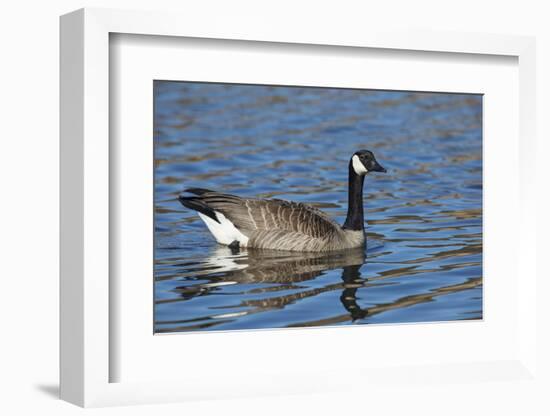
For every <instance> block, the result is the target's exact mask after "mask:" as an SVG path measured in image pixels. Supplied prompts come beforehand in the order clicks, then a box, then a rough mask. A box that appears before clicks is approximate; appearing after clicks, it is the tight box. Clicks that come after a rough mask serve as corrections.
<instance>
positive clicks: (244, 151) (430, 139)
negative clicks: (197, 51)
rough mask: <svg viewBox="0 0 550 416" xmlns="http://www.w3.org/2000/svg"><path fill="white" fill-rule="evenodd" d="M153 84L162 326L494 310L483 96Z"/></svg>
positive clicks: (313, 323)
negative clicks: (486, 226) (486, 238)
mask: <svg viewBox="0 0 550 416" xmlns="http://www.w3.org/2000/svg"><path fill="white" fill-rule="evenodd" d="M153 89H154V91H153V97H154V227H155V231H154V241H155V243H154V332H155V333H174V332H196V331H220V330H223V331H226V330H251V329H273V328H289V327H321V326H335V325H363V324H397V323H415V322H433V321H455V320H479V319H482V317H483V306H482V305H483V297H482V276H483V271H482V251H483V250H482V248H483V246H482V238H483V233H482V218H483V217H482V193H483V178H482V171H483V160H482V104H483V96H482V95H481V94H461V93H441V92H437V93H430V92H414V91H389V90H369V89H351V88H327V87H323V88H320V87H300V86H272V85H253V84H230V83H214V82H187V81H170V80H155V81H154V82H153Z"/></svg>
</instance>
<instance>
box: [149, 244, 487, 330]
mask: <svg viewBox="0 0 550 416" xmlns="http://www.w3.org/2000/svg"><path fill="white" fill-rule="evenodd" d="M381 248H382V246H380V245H378V246H376V245H375V247H374V249H373V254H372V257H373V258H375V257H376V256H377V253H376V252H377V250H379V249H381ZM370 251H371V250H370V249H369V252H370ZM369 255H370V254H369ZM182 266H183V267H185V268H186V272H184V273H182V274H180V275H179V276H178V277H179V279H182V280H183V281H185V282H186V283H189V284H186V285H182V286H177V287H175V288H174V289H173V290H174V291H175V292H177V293H178V294H179V295H180V297H179V301H184V302H192V301H193V300H194V299H196V298H199V297H204V296H214V295H215V296H231V297H232V296H235V295H238V296H240V301H239V303H237V304H230V303H229V304H223V302H220V299H219V298H218V301H217V302H216V305H212V306H210V308H209V309H210V310H212V311H217V310H220V313H215V312H214V313H212V314H209V315H202V316H194V317H192V318H190V319H183V320H178V321H177V322H176V321H157V326H159V325H171V327H170V330H169V331H166V332H171V331H174V326H173V325H176V326H177V328H176V330H180V331H182V330H183V331H189V330H198V329H206V328H209V327H212V326H217V325H219V324H221V323H226V322H227V321H228V320H231V319H235V318H238V317H243V316H250V315H253V314H258V313H263V312H269V311H275V310H282V309H284V308H285V307H287V306H289V305H292V304H296V303H297V302H299V301H302V300H305V299H308V298H310V299H311V298H314V297H316V296H318V295H320V294H323V293H327V292H335V291H337V292H340V296H339V298H338V299H339V302H340V303H341V312H342V313H339V314H337V315H333V316H330V317H328V318H322V319H315V320H301V319H298V320H299V322H297V323H289V324H287V325H286V326H287V327H307V326H323V325H335V324H341V323H346V322H355V323H367V322H368V318H369V317H371V316H373V315H375V314H379V313H381V312H385V311H389V310H392V309H396V308H402V307H407V306H411V305H415V304H419V303H423V302H429V301H432V300H433V299H434V298H435V297H436V296H438V295H444V294H449V293H453V292H455V291H461V290H466V289H470V288H475V287H477V286H479V285H480V284H481V279H469V280H468V281H466V282H463V283H461V284H457V285H452V286H447V287H442V288H439V289H436V290H432V291H429V292H427V293H420V294H415V295H411V296H406V297H402V298H399V299H397V300H396V301H394V302H391V303H385V304H380V305H373V306H370V307H368V308H364V307H361V305H360V303H359V300H360V297H359V296H358V291H359V290H361V295H362V296H363V298H365V297H367V298H368V293H369V287H372V286H376V287H377V288H380V287H381V286H384V285H386V286H389V285H394V284H395V283H393V282H385V281H384V279H391V278H392V277H396V276H400V275H403V274H404V273H410V272H411V268H410V267H407V268H402V267H401V268H395V269H393V270H392V271H390V272H385V273H383V274H374V273H373V274H372V276H370V277H368V278H367V277H366V274H367V273H368V264H367V256H366V254H365V251H364V249H363V248H360V249H357V250H348V251H344V252H337V253H331V254H326V253H325V254H322V253H292V252H280V251H274V250H253V249H248V250H242V249H241V250H239V249H230V248H227V247H222V246H219V247H217V248H216V249H215V251H214V252H213V254H212V255H211V256H210V257H208V258H207V259H204V260H203V262H201V264H200V270H196V271H193V270H190V269H189V268H188V266H189V265H188V264H185V265H182ZM338 269H341V274H340V278H341V280H340V281H338V282H334V283H330V284H327V285H324V286H317V285H312V284H309V285H308V284H306V283H313V281H314V280H315V279H316V278H319V277H320V276H322V275H323V274H325V273H326V272H328V271H330V270H335V271H337V270H338ZM197 280H199V282H198V283H195V282H196V281H197ZM205 280H206V281H207V282H204V281H205ZM231 285H234V287H235V288H236V289H237V290H239V291H240V292H238V293H234V292H233V293H227V287H231ZM311 286H313V287H311ZM278 292H287V293H285V294H282V295H276V293H278ZM274 294H275V295H274ZM247 295H251V297H252V299H246V297H247ZM232 298H233V297H232ZM243 298H245V299H243ZM233 299H234V298H233ZM167 302H178V299H170V300H159V301H157V303H167ZM228 309H229V310H230V312H227V310H228ZM221 310H224V312H221ZM158 332H164V331H163V329H162V328H161V327H160V326H159V327H158Z"/></svg>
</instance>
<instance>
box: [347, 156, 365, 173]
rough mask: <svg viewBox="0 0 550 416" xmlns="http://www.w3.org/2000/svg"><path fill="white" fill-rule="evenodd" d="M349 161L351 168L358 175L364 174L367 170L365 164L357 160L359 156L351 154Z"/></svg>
mask: <svg viewBox="0 0 550 416" xmlns="http://www.w3.org/2000/svg"><path fill="white" fill-rule="evenodd" d="M351 163H352V166H353V170H354V171H355V173H357V174H358V175H365V174H366V173H367V172H368V170H367V168H366V167H365V165H363V163H362V162H361V161H360V160H359V156H357V155H353V157H352V158H351Z"/></svg>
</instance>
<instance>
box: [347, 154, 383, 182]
mask: <svg viewBox="0 0 550 416" xmlns="http://www.w3.org/2000/svg"><path fill="white" fill-rule="evenodd" d="M351 166H352V167H353V170H354V171H355V173H356V174H357V175H359V176H364V175H366V174H367V173H369V172H384V173H385V172H386V169H384V168H383V167H382V165H380V163H378V162H377V161H376V158H375V157H374V153H372V152H371V151H370V150H365V149H362V150H358V151H357V152H355V153H354V154H353V156H352V157H351Z"/></svg>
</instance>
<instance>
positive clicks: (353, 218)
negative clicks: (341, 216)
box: [342, 161, 365, 231]
mask: <svg viewBox="0 0 550 416" xmlns="http://www.w3.org/2000/svg"><path fill="white" fill-rule="evenodd" d="M364 180H365V176H364V175H358V174H357V173H355V169H353V165H352V162H351V161H350V163H349V183H348V216H347V217H346V222H344V225H343V226H342V228H344V229H345V230H354V231H361V230H363V229H364V216H363V182H364Z"/></svg>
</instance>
